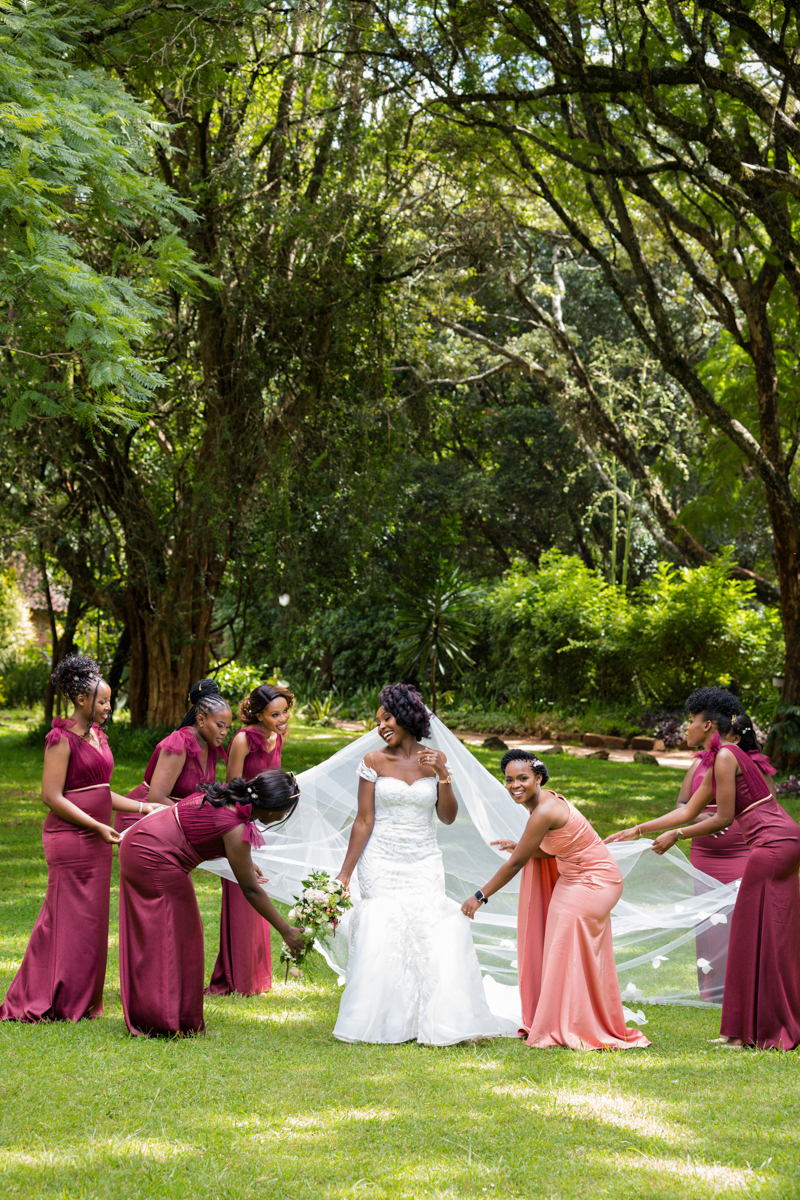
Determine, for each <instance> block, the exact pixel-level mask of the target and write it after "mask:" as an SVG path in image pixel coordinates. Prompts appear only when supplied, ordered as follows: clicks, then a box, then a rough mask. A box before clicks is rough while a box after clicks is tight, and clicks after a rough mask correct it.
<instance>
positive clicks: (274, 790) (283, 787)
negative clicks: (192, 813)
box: [199, 771, 300, 824]
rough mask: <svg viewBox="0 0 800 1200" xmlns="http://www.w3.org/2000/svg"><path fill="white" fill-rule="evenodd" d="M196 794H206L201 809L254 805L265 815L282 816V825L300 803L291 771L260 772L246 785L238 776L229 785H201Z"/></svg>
mask: <svg viewBox="0 0 800 1200" xmlns="http://www.w3.org/2000/svg"><path fill="white" fill-rule="evenodd" d="M199 790H200V791H201V792H203V793H205V799H204V800H203V803H202V804H201V805H200V807H201V808H202V807H203V804H205V803H206V801H208V803H209V804H211V805H213V807H214V808H224V807H225V805H226V804H237V803H238V804H255V805H256V807H257V808H263V809H265V810H266V812H285V813H286V816H285V817H284V818H283V820H284V821H286V820H288V819H289V817H290V816H291V815H292V813H293V812H294V810H295V809H296V808H297V803H298V801H299V799H300V788H299V787H298V786H297V780H296V778H295V776H294V774H293V772H292V771H262V772H261V774H260V775H256V776H254V778H253V779H250V780H248V781H247V782H245V780H244V779H242V777H241V775H238V776H237V777H236V778H235V779H231V780H230V781H229V782H228V783H201V784H200V787H199ZM280 824H283V821H281V822H280Z"/></svg>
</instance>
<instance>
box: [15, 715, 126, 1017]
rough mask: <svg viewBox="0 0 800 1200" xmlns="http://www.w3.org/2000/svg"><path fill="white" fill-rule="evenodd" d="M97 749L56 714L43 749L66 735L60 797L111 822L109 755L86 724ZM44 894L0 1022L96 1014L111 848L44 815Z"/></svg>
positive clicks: (105, 954)
mask: <svg viewBox="0 0 800 1200" xmlns="http://www.w3.org/2000/svg"><path fill="white" fill-rule="evenodd" d="M94 732H95V736H96V737H97V740H98V741H99V743H100V749H99V750H98V749H97V747H96V746H93V745H92V743H91V742H90V741H88V740H87V739H85V738H82V737H81V736H80V734H77V733H75V732H74V731H73V729H72V722H71V721H70V720H66V719H64V718H62V717H56V718H55V719H54V720H53V728H52V729H51V731H50V733H48V735H47V737H46V739H45V746H48V747H49V746H54V745H56V743H58V742H60V741H62V740H63V739H64V738H67V740H68V741H69V749H70V755H69V763H68V764H67V775H66V779H65V781H64V796H65V797H66V799H67V800H71V801H72V803H73V804H75V805H77V806H78V808H81V809H83V811H84V812H85V813H88V814H89V815H90V816H92V817H94V819H95V820H96V821H101V822H102V823H103V824H104V825H108V824H110V822H111V788H110V786H109V785H110V781H111V775H112V773H113V770H114V758H113V755H112V753H111V750H110V749H109V745H108V741H107V739H106V735H105V734H104V733H103V731H102V729H100V727H99V726H98V725H95V726H94ZM42 843H43V845H44V856H45V859H46V860H47V891H46V892H45V897H44V904H43V905H42V908H41V912H40V913H39V916H38V917H37V918H36V924H35V925H34V927H33V932H32V933H31V937H30V941H29V942H28V948H27V949H26V951H25V955H24V957H23V959H22V964H21V966H20V968H19V970H18V971H17V973H16V975H15V976H14V978H13V980H12V981H11V986H10V987H9V989H8V991H7V992H6V998H5V1000H4V1002H3V1003H2V1004H0V1020H3V1021H9V1020H12V1021H80V1020H81V1018H82V1017H99V1016H100V1015H101V1013H102V1011H103V984H104V983H105V977H106V960H107V958H108V915H109V906H110V898H111V857H112V855H111V846H110V845H109V843H107V842H104V841H103V839H102V838H101V837H100V834H99V833H96V832H95V831H94V830H92V829H86V828H84V827H83V826H82V825H73V824H72V822H71V821H64V820H62V818H61V817H57V816H56V814H55V813H54V812H49V813H48V814H47V816H46V817H45V820H44V827H43V829H42Z"/></svg>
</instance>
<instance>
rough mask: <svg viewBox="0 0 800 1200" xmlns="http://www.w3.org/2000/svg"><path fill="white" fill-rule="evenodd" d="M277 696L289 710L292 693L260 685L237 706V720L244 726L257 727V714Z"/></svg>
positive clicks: (272, 686)
mask: <svg viewBox="0 0 800 1200" xmlns="http://www.w3.org/2000/svg"><path fill="white" fill-rule="evenodd" d="M279 696H282V697H283V699H284V700H285V701H286V703H287V705H288V707H289V708H291V707H292V705H293V704H294V692H290V691H288V690H287V689H286V688H282V687H275V686H274V684H271V683H260V684H259V685H258V687H257V688H255V689H254V690H253V691H252V692H251V693H250V695H249V696H245V698H244V700H243V701H242V702H241V704H240V705H239V720H240V721H243V722H244V724H245V725H257V724H258V717H259V714H260V713H262V712H263V711H264V709H265V708H266V707H267V706H268V705H270V704H272V701H273V700H277V699H278V697H279Z"/></svg>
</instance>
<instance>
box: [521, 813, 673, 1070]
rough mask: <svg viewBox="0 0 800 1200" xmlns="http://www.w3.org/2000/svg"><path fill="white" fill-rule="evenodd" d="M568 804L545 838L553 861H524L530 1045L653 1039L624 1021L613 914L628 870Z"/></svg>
mask: <svg viewBox="0 0 800 1200" xmlns="http://www.w3.org/2000/svg"><path fill="white" fill-rule="evenodd" d="M562 799H563V797H562ZM564 803H565V804H567V805H568V807H569V817H568V818H567V823H566V825H564V827H563V828H562V829H554V830H551V831H550V833H548V834H547V836H546V837H545V838H544V839H543V840H542V843H541V848H542V850H544V851H545V853H546V854H553V855H555V862H552V861H550V860H548V859H532V860H531V861H530V862H528V863H526V865H525V867H524V868H523V879H522V886H521V888H520V916H519V936H518V951H519V953H518V961H519V974H520V992H521V996H522V1011H523V1022H524V1024H525V1027H526V1028H525V1032H526V1033H527V1034H528V1037H527V1039H526V1045H528V1046H536V1047H539V1048H544V1047H547V1046H567V1047H569V1048H570V1049H572V1050H585V1049H602V1048H603V1047H609V1046H617V1047H621V1048H622V1047H625V1048H627V1047H631V1046H649V1044H650V1043H649V1041H648V1040H647V1038H646V1037H645V1036H644V1034H643V1033H640V1031H639V1030H638V1029H628V1028H627V1026H626V1025H625V1018H624V1016H623V1012H622V999H621V997H620V991H619V982H618V980H617V968H616V965H615V963H614V951H613V947H612V944H611V920H610V917H611V910H612V908H613V907H614V905H615V904H616V903H617V901H618V900H619V898H620V896H621V895H622V875H621V873H620V870H619V867H618V866H617V864H616V863H615V862H614V860H613V858H612V857H611V855H610V853H609V851H608V848H607V847H606V846H605V845H604V844H603V842H602V841H601V840H600V838H599V837H598V835H597V834H596V833H595V831H594V829H592V827H591V825H590V824H589V822H588V821H587V820H586V818H585V817H583V816H582V815H581V813H579V812H578V810H577V809H576V808H575V807H574V806H573V805H572V804H569V802H568V801H566V800H565V801H564ZM554 867H555V869H556V872H557V877H555V880H554V872H553V868H554Z"/></svg>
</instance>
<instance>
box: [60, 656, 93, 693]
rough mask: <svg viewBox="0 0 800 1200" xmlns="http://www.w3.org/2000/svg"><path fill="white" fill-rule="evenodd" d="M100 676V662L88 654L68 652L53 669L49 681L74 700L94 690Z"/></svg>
mask: <svg viewBox="0 0 800 1200" xmlns="http://www.w3.org/2000/svg"><path fill="white" fill-rule="evenodd" d="M102 678H103V672H102V671H101V670H100V664H99V663H98V662H96V661H95V659H93V658H90V657H89V655H88V654H68V655H67V657H66V658H62V660H61V662H60V663H59V664H58V666H57V667H56V669H55V671H53V674H52V675H51V676H50V682H51V683H52V685H53V687H55V688H57V689H58V691H59V692H61V693H62V694H63V695H64V696H69V698H70V700H76V699H77V698H78V696H88V695H89V693H90V692H93V691H96V690H97V685H98V684H99V683H100V681H101V679H102Z"/></svg>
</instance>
